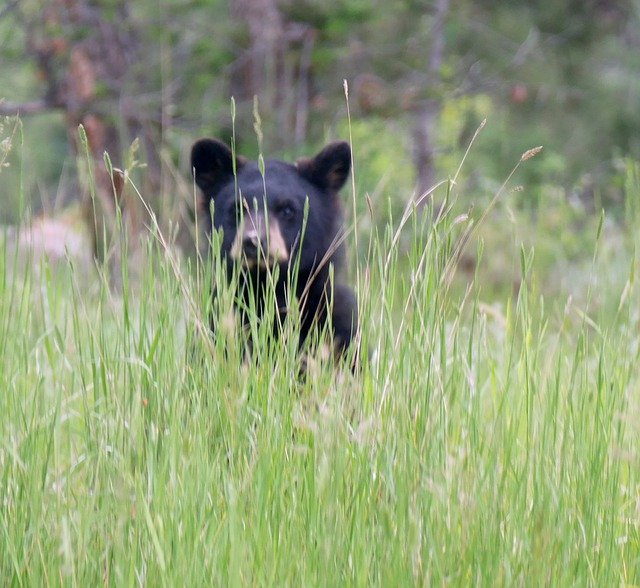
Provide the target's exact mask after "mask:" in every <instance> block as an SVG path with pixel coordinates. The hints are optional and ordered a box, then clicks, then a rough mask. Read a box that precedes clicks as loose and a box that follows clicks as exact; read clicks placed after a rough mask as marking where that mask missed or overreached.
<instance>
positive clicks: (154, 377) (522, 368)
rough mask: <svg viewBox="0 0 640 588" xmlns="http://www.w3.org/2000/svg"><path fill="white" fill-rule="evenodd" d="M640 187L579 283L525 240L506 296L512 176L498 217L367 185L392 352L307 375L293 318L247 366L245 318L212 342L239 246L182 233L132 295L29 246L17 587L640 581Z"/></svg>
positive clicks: (4, 343)
mask: <svg viewBox="0 0 640 588" xmlns="http://www.w3.org/2000/svg"><path fill="white" fill-rule="evenodd" d="M354 148H355V152H356V153H357V150H358V145H355V146H354ZM530 155H532V154H530ZM527 158H528V156H523V157H522V160H524V159H527ZM516 159H517V157H516ZM523 162H524V161H523ZM357 165H358V162H357V160H356V171H357ZM628 178H629V180H628V185H627V194H626V198H627V211H626V216H625V222H624V223H617V224H611V223H610V222H609V220H608V219H607V218H606V217H605V216H598V215H597V214H596V215H595V217H594V219H595V220H594V221H593V223H592V224H591V225H589V226H588V227H586V228H585V229H584V236H583V237H582V242H584V243H588V244H589V248H588V250H587V251H586V252H585V253H584V255H583V256H582V258H581V261H580V263H581V265H580V266H579V267H580V272H579V276H580V277H579V279H578V278H570V281H571V282H572V285H573V286H574V287H575V288H576V290H577V292H571V293H569V292H568V291H557V290H554V288H552V287H551V286H550V285H549V284H547V283H546V281H547V280H549V281H555V282H556V283H561V280H560V278H554V277H553V276H552V275H551V273H550V272H546V273H544V272H540V271H539V270H538V269H536V268H537V266H536V259H537V257H536V256H537V255H538V253H537V250H536V249H534V248H531V247H529V246H526V245H523V244H521V245H520V246H518V240H517V239H515V238H514V239H512V240H510V239H509V238H507V243H509V246H510V248H511V249H512V250H513V252H514V253H513V259H514V260H515V261H514V267H513V268H512V269H513V271H514V275H515V277H516V280H515V282H516V286H514V287H513V288H511V287H509V288H507V289H505V290H504V291H503V292H502V293H501V294H499V295H492V297H491V298H490V299H487V298H486V297H485V292H486V291H487V288H489V286H487V284H486V280H485V277H486V276H487V275H488V274H489V273H490V268H491V267H492V265H491V264H492V260H493V259H495V257H496V256H497V254H498V253H499V252H498V251H497V248H498V247H497V243H501V245H500V247H501V248H502V249H503V250H504V248H505V247H506V245H504V242H502V241H499V240H498V238H497V237H495V235H502V234H504V233H506V234H509V228H508V227H506V228H505V223H504V218H505V215H504V214H502V213H504V212H505V210H507V209H506V208H503V206H506V205H505V204H504V201H505V200H506V199H507V198H508V196H509V190H510V189H511V186H510V184H509V181H507V182H506V183H505V186H504V188H501V189H499V190H497V191H496V193H495V194H494V195H493V197H492V198H491V199H490V201H489V202H488V203H487V204H486V206H485V208H484V209H483V210H480V211H475V212H472V213H471V214H468V211H466V210H464V207H462V206H461V205H460V202H459V200H458V195H457V190H458V188H457V186H456V184H455V183H454V182H452V183H449V184H448V186H447V185H444V186H442V189H443V191H444V192H445V193H446V194H447V198H446V203H445V206H444V207H443V208H442V209H441V214H437V212H436V211H435V210H433V209H427V210H426V211H422V212H420V211H419V210H417V209H415V208H414V207H412V206H408V207H407V208H406V209H405V211H404V213H402V214H401V215H395V216H394V215H392V214H391V213H389V215H388V220H387V221H386V222H384V223H381V224H380V223H378V224H376V223H373V222H371V221H370V219H367V217H366V215H367V206H364V205H363V204H362V202H364V197H363V196H362V195H360V194H357V193H356V189H355V186H352V189H351V191H349V190H347V191H346V193H345V196H346V197H347V198H348V199H349V201H350V202H351V201H353V206H352V205H351V204H349V205H348V206H347V210H348V211H349V215H348V217H349V234H348V246H349V248H350V249H351V250H352V251H358V252H360V254H359V255H357V256H356V255H355V254H352V255H351V257H352V259H351V264H350V274H351V276H352V277H353V281H354V283H356V284H357V288H356V289H357V292H358V295H359V300H360V306H361V316H362V322H363V330H362V346H363V348H364V349H369V350H370V357H369V358H367V357H366V356H365V357H363V359H362V366H361V369H360V370H359V371H358V372H357V373H355V374H353V373H351V371H350V370H348V369H345V368H344V367H341V366H336V365H335V363H334V362H333V361H332V360H331V359H330V358H329V357H326V356H325V355H323V353H322V352H318V353H311V354H310V355H309V356H308V358H307V373H306V376H304V377H301V376H300V374H299V366H300V363H299V358H298V356H297V349H296V344H295V337H294V336H293V335H294V334H295V328H296V327H295V321H288V322H287V324H286V325H285V326H284V331H285V332H284V336H283V337H282V338H281V339H280V340H279V341H277V342H275V343H274V342H273V341H271V340H269V339H268V338H267V337H266V334H267V333H268V332H269V330H270V328H271V326H270V324H269V321H268V320H266V321H265V322H264V323H263V324H257V323H256V321H253V322H252V324H251V330H252V332H253V335H254V337H253V338H254V350H253V353H252V354H251V357H250V359H245V360H243V345H244V343H243V339H242V338H241V337H240V336H239V334H238V331H237V329H233V328H229V329H227V332H226V334H225V336H224V337H218V338H216V339H211V338H210V337H209V335H208V331H207V328H206V319H205V318H204V317H205V314H206V312H205V309H206V307H207V303H208V300H209V295H210V288H211V286H210V285H211V284H216V285H217V287H218V288H219V289H220V290H221V292H222V293H221V304H220V306H221V307H223V308H224V307H225V305H228V306H230V305H231V299H232V292H231V291H230V290H229V288H226V287H225V286H224V284H223V283H221V280H220V271H219V263H220V260H219V258H217V256H216V255H215V254H214V255H212V257H211V258H204V259H192V260H185V259H181V258H179V257H178V256H177V255H176V254H175V252H174V250H173V249H172V248H171V247H170V246H169V245H168V244H167V238H166V237H165V236H163V235H161V234H160V233H159V230H158V229H157V228H155V229H153V228H152V231H151V233H152V234H151V235H150V237H149V240H148V244H147V246H146V255H145V256H144V257H143V259H144V262H141V263H140V265H139V267H138V268H137V270H138V271H137V275H136V279H135V280H133V279H131V276H130V275H129V270H128V269H127V266H126V265H125V266H123V268H122V275H121V276H120V281H121V284H122V288H121V289H119V290H118V291H114V289H113V288H110V286H109V283H110V280H109V276H107V275H104V274H101V273H100V272H98V271H95V270H93V271H92V272H90V273H89V274H86V273H84V272H83V271H82V270H81V269H80V268H78V267H76V266H75V265H74V263H73V262H72V260H70V261H69V262H68V263H64V264H58V266H57V267H51V266H50V265H49V264H47V262H46V260H42V259H38V258H32V259H31V260H30V261H29V262H27V263H25V262H24V259H23V258H21V256H20V255H18V254H17V253H16V252H15V248H14V249H12V248H11V247H9V246H8V245H7V241H6V240H5V242H4V243H3V244H2V248H1V249H0V346H1V350H0V578H2V583H3V584H6V585H30V586H48V585H54V586H55V585H65V586H92V585H100V584H102V585H113V586H123V585H152V586H155V585H160V586H179V585H190V586H198V585H212V584H213V585H234V586H235V585H305V586H306V585H327V586H338V585H358V586H368V585H384V586H400V585H456V586H469V585H483V586H494V585H552V586H565V585H576V586H589V585H592V586H616V585H627V586H631V585H637V584H638V583H640V454H639V453H638V447H640V443H639V442H640V438H639V437H640V424H639V423H640V418H639V416H640V396H639V392H638V391H639V390H640V367H639V362H638V355H639V353H640V330H639V324H638V321H639V319H640V315H639V309H640V304H639V303H640V293H639V291H638V284H637V280H636V270H637V268H638V259H637V256H636V254H637V244H638V243H639V241H638V237H637V235H636V234H634V233H635V232H636V231H634V227H637V221H640V214H638V211H639V210H640V182H639V181H638V180H639V176H638V173H637V167H633V166H630V169H629V173H628ZM349 192H351V193H349ZM356 201H358V202H359V203H358V204H357V205H356ZM514 214H515V213H514ZM469 253H471V254H473V255H474V258H475V259H476V260H477V263H476V264H475V265H474V266H473V267H472V268H471V270H470V271H467V272H466V273H465V272H462V271H460V269H459V268H460V262H461V260H462V259H463V258H464V256H465V255H468V254H469ZM576 264H577V265H578V262H576ZM566 275H568V276H572V275H573V274H569V273H567V274H566ZM565 277H566V276H565ZM134 281H135V284H134ZM510 281H511V279H509V282H510ZM365 355H366V354H365Z"/></svg>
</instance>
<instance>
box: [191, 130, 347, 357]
mask: <svg viewBox="0 0 640 588" xmlns="http://www.w3.org/2000/svg"><path fill="white" fill-rule="evenodd" d="M191 165H192V171H193V174H194V178H195V181H196V184H197V185H198V187H199V188H200V190H201V191H202V193H203V195H204V199H205V202H204V203H205V206H206V209H207V210H208V211H209V216H208V218H209V221H210V226H209V230H211V231H220V232H221V233H222V236H221V249H222V255H223V258H224V261H225V264H226V266H227V275H228V278H229V279H231V276H232V275H233V271H234V268H237V269H238V270H239V272H240V273H239V274H238V275H239V282H238V285H239V288H240V291H239V292H237V298H238V302H239V304H237V305H236V308H237V310H239V312H240V314H241V316H242V319H243V322H244V323H246V322H247V316H246V312H247V310H246V309H248V308H255V309H256V312H257V313H258V316H259V317H261V316H262V314H263V312H264V302H265V299H266V296H265V288H266V287H267V285H268V284H271V286H270V287H273V288H274V289H275V300H276V303H277V307H278V315H279V319H280V320H281V321H283V320H285V319H286V316H287V308H288V302H289V301H290V300H291V296H292V295H293V296H295V297H297V299H298V300H299V302H300V308H301V325H300V345H302V344H303V343H304V341H305V340H306V338H307V337H308V335H309V333H310V332H311V331H312V329H314V328H322V327H323V326H324V325H325V324H326V322H327V320H328V319H329V318H330V325H331V328H332V334H333V340H334V346H335V351H336V352H337V353H338V354H342V353H343V352H344V351H345V350H346V349H347V348H348V347H349V346H350V345H351V343H352V341H353V339H354V337H355V333H356V330H357V326H358V318H357V304H356V298H355V295H354V293H353V291H352V290H351V289H350V288H348V287H347V286H345V285H344V284H340V283H336V282H335V280H337V276H338V274H339V272H338V270H339V268H340V266H341V265H342V258H343V255H342V246H341V242H342V232H341V231H342V209H341V206H340V201H339V197H338V191H339V190H340V188H341V187H342V186H343V185H344V183H345V181H346V179H347V177H348V175H349V171H350V167H351V151H350V148H349V145H348V144H347V143H344V142H338V143H332V144H330V145H328V146H327V147H325V148H324V149H323V150H322V151H321V152H320V153H318V154H317V155H316V156H315V157H313V158H310V159H303V160H299V161H298V162H297V163H296V164H295V165H292V164H289V163H285V162H282V161H266V162H265V163H264V168H263V169H264V175H263V173H262V171H261V169H260V166H259V165H258V163H256V162H249V161H247V160H245V159H244V158H242V157H238V156H236V157H235V158H234V155H233V153H232V151H231V150H230V149H229V147H228V146H227V145H225V144H224V143H221V142H220V141H217V140H214V139H201V140H199V141H198V142H196V143H195V144H194V146H193V148H192V151H191ZM276 266H277V267H278V271H274V270H275V268H276ZM331 266H333V268H334V271H333V272H331V271H330V267H331ZM331 273H333V274H334V279H333V280H330V275H331ZM274 277H275V282H274V281H273V278H274ZM249 297H253V300H249ZM212 329H213V330H214V331H215V325H212ZM278 331H279V325H278V324H277V325H276V333H275V334H276V336H277V334H278Z"/></svg>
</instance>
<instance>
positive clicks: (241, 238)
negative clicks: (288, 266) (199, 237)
mask: <svg viewBox="0 0 640 588" xmlns="http://www.w3.org/2000/svg"><path fill="white" fill-rule="evenodd" d="M231 258H232V259H236V260H240V261H241V263H243V264H244V265H246V266H247V267H253V266H255V265H256V264H258V265H260V266H271V265H274V264H276V263H286V262H287V261H288V260H289V251H288V249H287V246H286V242H285V239H284V237H283V235H282V232H281V231H280V226H279V224H278V221H277V220H276V219H270V220H269V222H268V223H267V222H266V221H265V218H264V216H263V215H261V214H258V215H256V216H254V215H245V218H244V219H243V221H242V222H241V224H240V226H239V227H238V232H237V234H236V238H235V239H234V242H233V246H232V247H231Z"/></svg>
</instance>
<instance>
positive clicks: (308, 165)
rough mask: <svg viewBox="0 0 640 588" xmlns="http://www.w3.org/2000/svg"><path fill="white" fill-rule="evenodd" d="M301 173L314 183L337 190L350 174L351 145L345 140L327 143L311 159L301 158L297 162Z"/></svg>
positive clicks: (327, 189) (326, 188) (322, 187)
mask: <svg viewBox="0 0 640 588" xmlns="http://www.w3.org/2000/svg"><path fill="white" fill-rule="evenodd" d="M296 165H297V167H298V171H299V172H300V174H301V175H302V176H303V177H305V178H306V179H307V180H309V181H310V182H311V183H312V184H315V185H316V186H319V187H320V188H321V189H322V190H326V191H328V192H337V191H338V190H339V189H340V188H342V186H344V183H345V182H346V181H347V177H348V176H349V170H350V169H351V147H349V143H346V142H345V141H338V142H336V143H330V144H329V145H327V146H326V147H325V148H324V149H323V150H322V151H320V153H318V155H316V156H315V157H313V158H311V159H299V160H298V161H297V163H296Z"/></svg>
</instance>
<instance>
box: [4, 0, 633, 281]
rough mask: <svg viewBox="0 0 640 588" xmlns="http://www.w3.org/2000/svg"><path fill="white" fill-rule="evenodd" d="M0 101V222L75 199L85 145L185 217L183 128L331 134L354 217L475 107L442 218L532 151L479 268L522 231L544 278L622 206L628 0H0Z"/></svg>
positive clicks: (424, 176) (279, 149)
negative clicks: (344, 160) (1, 144)
mask: <svg viewBox="0 0 640 588" xmlns="http://www.w3.org/2000/svg"><path fill="white" fill-rule="evenodd" d="M344 81H346V83H347V87H348V100H347V96H346V95H345V94H346V92H345V84H344ZM232 98H233V103H232ZM0 99H4V100H3V101H2V102H0V114H1V115H5V116H11V115H15V114H16V113H19V114H20V120H21V122H20V124H19V125H13V126H12V123H11V121H10V120H7V121H5V126H4V137H2V139H4V140H5V141H10V143H11V150H10V152H8V155H7V158H6V160H5V164H9V165H8V167H5V168H4V169H3V171H2V182H1V184H0V194H1V196H2V197H1V198H0V222H1V223H2V224H9V223H18V222H20V221H21V216H22V215H23V214H24V209H25V206H24V204H25V203H26V204H27V208H30V209H31V210H32V211H34V212H36V213H38V211H43V214H55V213H56V211H58V210H61V209H65V208H66V207H68V206H70V205H73V203H74V202H76V201H80V200H81V199H82V198H83V193H84V192H86V188H83V184H82V181H81V175H82V163H81V162H82V161H83V160H90V159H93V160H94V161H95V162H98V163H99V165H98V166H97V167H100V166H101V165H102V163H101V162H102V157H103V155H102V154H103V152H104V151H107V152H108V153H109V154H110V157H111V159H112V161H113V163H114V164H115V165H118V166H120V167H123V168H127V169H128V170H129V172H130V173H131V175H132V177H134V178H135V179H136V184H137V185H138V186H139V188H140V191H141V193H142V194H143V195H144V197H145V198H146V199H147V200H148V201H149V202H150V204H151V206H152V208H153V209H154V210H156V211H158V214H159V216H160V217H167V218H168V217H172V216H175V215H176V214H177V215H178V217H179V218H180V219H181V221H182V222H183V223H186V222H188V221H189V219H190V218H193V216H194V211H193V206H192V205H191V201H192V200H193V188H192V184H191V181H190V178H189V163H188V156H189V148H190V145H191V144H192V142H193V141H194V140H195V139H196V138H198V137H200V136H216V137H219V138H221V139H223V140H226V141H231V138H232V136H234V137H235V142H236V145H237V149H238V151H240V152H242V153H243V154H245V155H247V156H249V157H255V156H256V155H257V154H258V152H259V151H262V152H263V153H265V155H266V156H267V157H280V158H291V159H295V158H297V157H300V156H302V155H308V154H310V153H312V152H313V151H314V150H316V149H318V148H320V147H321V146H322V145H323V144H324V143H325V142H326V141H328V140H334V139H349V138H350V136H351V137H352V142H353V149H354V159H355V181H356V195H357V201H358V206H361V207H362V211H363V212H365V213H366V215H367V217H368V220H367V221H363V224H364V225H365V226H363V227H360V229H361V230H365V231H366V230H367V228H369V229H372V228H374V227H376V226H381V225H383V224H384V223H386V222H387V221H388V219H389V215H392V217H394V218H397V217H398V215H399V214H400V213H401V211H402V210H403V208H404V207H405V205H406V204H407V202H409V201H410V200H411V199H413V198H416V197H417V196H419V195H420V194H421V193H423V192H424V191H425V190H428V189H429V188H430V187H432V186H433V185H434V184H435V183H436V182H438V181H440V180H446V179H447V178H450V177H452V176H453V175H454V174H455V173H456V170H457V169H458V166H459V165H460V163H461V162H462V161H463V157H464V153H465V151H466V150H467V147H468V146H469V143H470V141H471V139H472V137H473V136H474V133H475V132H476V130H477V129H478V127H479V125H480V124H481V123H482V121H483V120H484V119H487V124H486V125H485V127H484V128H483V129H482V131H481V132H480V134H479V135H478V137H477V139H476V140H475V141H474V144H473V146H472V148H471V150H470V153H469V156H468V158H467V159H466V160H465V162H464V166H463V167H462V170H461V173H460V175H459V177H458V182H457V188H456V191H457V193H458V203H457V207H458V208H459V209H460V211H461V212H465V211H469V210H472V209H474V210H482V207H483V206H485V205H486V204H487V203H488V202H489V201H491V199H492V197H493V196H494V195H495V193H496V191H497V190H498V188H499V186H500V185H501V184H502V182H503V181H504V179H505V178H506V177H507V175H508V174H509V172H510V170H511V169H512V168H513V166H514V165H515V164H516V163H517V162H518V160H519V159H520V156H521V155H522V153H523V152H525V151H526V150H528V149H530V148H532V147H535V146H538V145H543V146H544V150H543V151H542V153H541V154H539V155H538V156H537V157H535V158H533V159H532V160H531V161H527V162H525V163H524V164H523V165H522V166H521V167H519V169H518V170H517V172H516V174H515V176H514V178H513V181H512V182H511V184H513V186H521V188H518V189H517V190H515V191H512V192H510V193H509V194H508V197H507V198H505V202H504V204H503V205H501V206H499V207H498V210H497V211H496V212H495V215H494V219H493V221H492V222H493V225H491V224H489V225H488V228H487V229H486V230H485V233H486V234H485V237H484V238H485V239H486V240H487V243H486V244H485V249H486V250H487V251H489V250H491V251H492V255H491V256H490V261H489V262H487V263H488V265H487V267H486V268H485V270H486V271H485V272H484V273H485V275H486V276H487V280H488V284H489V286H488V287H489V289H491V288H492V287H493V286H492V283H493V282H492V281H491V276H492V275H495V280H494V282H495V287H496V288H497V289H499V290H500V289H501V290H503V289H504V288H505V287H506V288H510V287H511V285H512V283H513V280H514V279H515V278H514V273H515V274H517V273H518V270H517V268H516V269H514V268H513V267H512V266H514V263H515V265H517V262H514V261H513V260H514V259H518V256H519V253H518V250H519V248H520V246H522V245H524V246H529V245H533V244H535V245H536V260H537V261H536V263H539V264H541V267H542V268H543V269H544V270H545V276H547V277H549V276H551V277H550V278H549V280H548V281H549V283H551V284H553V285H554V286H553V287H558V288H560V289H562V284H563V283H567V284H569V285H572V284H573V285H575V281H576V279H575V276H574V273H573V268H575V267H576V266H575V263H574V262H579V261H580V260H581V259H583V258H584V259H585V260H588V259H590V257H591V253H592V249H593V241H594V239H595V233H596V229H597V226H598V225H599V224H600V212H601V210H603V209H604V210H606V219H607V220H606V223H607V224H606V227H605V229H606V230H608V232H609V234H610V235H611V237H612V241H610V242H611V243H612V245H611V248H612V250H615V249H616V247H618V243H617V242H616V241H615V238H616V235H617V234H618V233H619V229H621V228H625V227H626V226H627V225H628V223H629V222H630V219H631V218H632V217H633V218H634V219H635V218H636V217H635V216H633V215H630V213H629V207H630V203H629V202H628V199H629V191H630V186H631V185H635V184H633V182H634V181H635V180H634V178H635V174H636V173H637V166H636V162H637V161H638V160H639V159H640V2H638V1H637V0H554V1H553V2H548V1H547V2H538V1H531V0H526V1H525V0H510V1H509V2H499V1H494V0H473V1H471V0H431V1H426V0H393V1H389V0H335V1H332V2H326V1H325V0H227V1H221V0H194V1H190V0H174V1H172V0H155V1H153V2H151V1H148V0H138V1H136V2H127V1H125V0H48V1H43V0H4V4H3V5H2V6H1V7H0ZM80 124H82V125H83V127H84V128H85V131H86V135H87V137H86V143H83V142H82V141H81V140H80V139H79V135H78V131H77V129H78V125H80ZM102 167H103V166H102ZM99 174H100V172H99V171H98V173H97V177H96V185H97V190H98V191H100V190H101V189H103V190H104V191H105V192H109V191H110V190H111V186H110V185H109V184H110V182H109V181H106V180H103V181H102V182H101V180H100V177H99ZM101 185H102V188H101ZM445 189H446V188H445V187H442V188H440V189H439V190H438V191H437V192H436V194H435V198H436V200H438V199H439V200H442V198H444V191H445ZM367 223H368V224H367ZM508 252H511V253H508ZM505 256H506V257H505ZM476 261H477V260H476V254H475V252H471V253H470V254H469V258H468V259H467V260H466V264H467V265H466V266H465V265H464V264H463V267H467V270H468V271H469V272H473V271H475V269H476V266H475V264H476ZM626 269H628V267H627V268H626ZM626 269H625V271H626ZM578 273H579V271H578ZM546 281H547V280H545V282H546ZM578 282H579V280H578ZM547 289H552V287H551V286H547Z"/></svg>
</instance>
